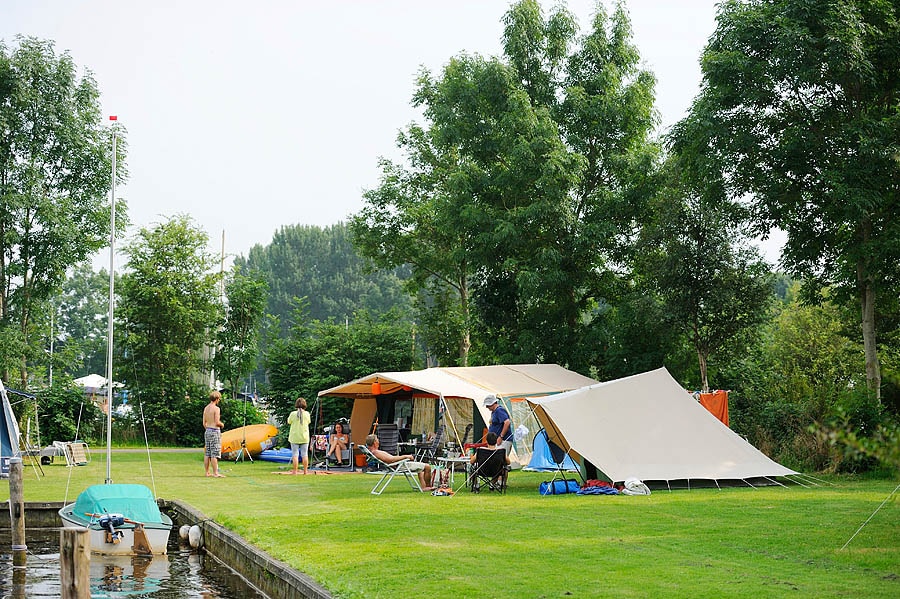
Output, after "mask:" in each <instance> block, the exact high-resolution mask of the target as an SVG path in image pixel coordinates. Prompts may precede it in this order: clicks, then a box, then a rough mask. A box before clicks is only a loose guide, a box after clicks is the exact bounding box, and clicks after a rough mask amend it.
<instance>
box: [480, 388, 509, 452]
mask: <svg viewBox="0 0 900 599" xmlns="http://www.w3.org/2000/svg"><path fill="white" fill-rule="evenodd" d="M484 407H486V408H487V409H488V410H490V411H491V423H490V425H489V426H488V432H489V433H494V434H495V435H497V439H498V441H499V442H498V444H497V446H498V447H502V448H503V449H505V450H506V455H509V454H510V452H512V436H513V433H512V423H511V422H510V420H509V412H507V411H506V408H504V407H503V406H501V405H500V401H499V400H498V399H497V396H496V395H488V396H487V397H485V398H484Z"/></svg>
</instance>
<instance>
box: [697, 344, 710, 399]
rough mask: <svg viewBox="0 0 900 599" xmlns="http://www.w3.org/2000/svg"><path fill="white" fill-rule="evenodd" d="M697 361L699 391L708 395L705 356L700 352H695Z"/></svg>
mask: <svg viewBox="0 0 900 599" xmlns="http://www.w3.org/2000/svg"><path fill="white" fill-rule="evenodd" d="M697 361H698V362H699V364H700V382H701V384H702V385H701V390H702V391H703V392H704V393H709V379H708V378H707V377H706V354H705V353H703V351H701V350H699V349H698V350H697Z"/></svg>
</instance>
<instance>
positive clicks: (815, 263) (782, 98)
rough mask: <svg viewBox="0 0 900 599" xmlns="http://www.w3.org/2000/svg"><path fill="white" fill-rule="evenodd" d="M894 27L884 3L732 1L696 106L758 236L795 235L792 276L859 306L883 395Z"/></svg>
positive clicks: (894, 168) (898, 191) (869, 366)
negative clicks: (882, 301) (880, 337)
mask: <svg viewBox="0 0 900 599" xmlns="http://www.w3.org/2000/svg"><path fill="white" fill-rule="evenodd" d="M898 18H900V8H898V6H897V3H896V2H883V1H881V0H827V1H821V2H807V1H805V0H765V1H764V0H750V1H741V2H739V1H737V0H729V1H726V2H723V3H722V4H721V5H720V8H719V13H718V25H717V28H716V31H715V33H714V34H713V36H712V37H711V38H710V42H709V44H708V46H707V48H706V49H705V51H704V54H703V58H702V69H703V77H704V79H703V89H702V92H701V95H700V96H699V97H698V99H697V100H696V101H695V104H694V107H693V109H692V111H693V113H694V115H696V116H697V118H698V119H699V120H701V121H702V122H704V123H706V124H707V127H706V130H705V131H704V133H703V134H704V135H706V136H708V138H709V139H710V142H709V145H710V147H711V148H713V149H714V150H713V151H714V153H715V156H714V158H715V159H716V160H718V161H720V162H721V163H722V164H723V165H725V166H726V168H727V180H728V182H729V186H730V191H731V193H732V194H733V195H734V196H735V197H741V196H744V195H745V194H749V197H750V199H751V201H752V207H753V209H754V214H755V217H756V222H757V227H758V232H760V233H766V232H767V231H768V230H769V228H770V227H772V226H777V227H779V228H781V229H782V230H784V231H786V232H787V242H786V244H785V247H784V251H783V257H782V260H783V264H784V266H785V267H786V268H787V269H788V270H789V271H790V273H791V274H793V275H795V276H796V277H798V278H802V279H805V280H806V281H808V283H809V289H810V290H813V291H814V290H817V289H819V288H821V287H824V286H829V287H831V288H832V289H833V290H834V292H835V298H836V299H837V300H838V301H850V299H851V298H855V302H856V303H857V305H858V306H859V310H860V314H861V324H862V338H863V346H864V351H865V357H866V360H865V371H866V379H867V383H868V386H869V388H870V389H871V391H872V393H873V394H874V396H875V397H876V398H880V396H881V371H880V365H879V357H878V353H879V352H878V346H877V339H876V332H877V330H878V326H877V320H876V319H877V315H878V311H877V305H876V302H877V301H879V300H878V297H879V294H886V295H890V294H892V293H893V294H895V293H896V291H897V289H898V281H897V279H898V275H897V272H898V271H897V264H898V263H900V243H898V240H900V220H898V219H897V218H896V215H897V213H898V210H900V160H898V156H900V153H898V149H900V68H898V65H900V25H898V22H900V20H898ZM808 295H810V296H812V295H813V294H812V293H810V294H808Z"/></svg>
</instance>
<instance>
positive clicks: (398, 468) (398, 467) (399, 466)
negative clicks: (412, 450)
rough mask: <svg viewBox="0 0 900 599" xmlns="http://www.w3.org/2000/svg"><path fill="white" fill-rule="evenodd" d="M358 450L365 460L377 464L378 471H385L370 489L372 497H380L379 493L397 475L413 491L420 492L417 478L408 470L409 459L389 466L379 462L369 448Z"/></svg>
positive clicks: (363, 447)
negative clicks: (402, 477) (404, 479)
mask: <svg viewBox="0 0 900 599" xmlns="http://www.w3.org/2000/svg"><path fill="white" fill-rule="evenodd" d="M359 448H360V450H361V451H362V452H363V455H365V456H366V458H367V459H369V460H371V461H374V462H375V463H376V464H378V466H379V468H380V469H383V470H385V473H384V474H383V475H382V476H381V478H380V479H379V480H378V482H377V483H375V486H374V487H372V495H381V493H382V492H383V491H384V490H385V489H386V488H387V486H388V485H389V484H391V481H392V480H394V477H395V476H396V475H398V474H402V475H403V476H405V477H406V482H408V483H409V486H410V488H411V489H413V490H414V491H418V492H419V493H421V492H422V487H421V486H420V485H419V477H418V476H417V475H416V473H415V472H413V471H412V470H410V469H409V458H404V459H402V460H400V461H399V462H394V463H392V464H389V463H387V462H385V461H382V460H379V459H378V458H377V457H375V454H373V453H372V452H371V451H369V448H368V447H366V446H365V445H360V446H359Z"/></svg>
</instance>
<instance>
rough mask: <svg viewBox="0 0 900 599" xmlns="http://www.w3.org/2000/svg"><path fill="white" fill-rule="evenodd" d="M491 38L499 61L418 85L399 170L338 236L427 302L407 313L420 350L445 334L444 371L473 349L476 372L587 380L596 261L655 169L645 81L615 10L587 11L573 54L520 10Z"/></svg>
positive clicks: (563, 40)
mask: <svg viewBox="0 0 900 599" xmlns="http://www.w3.org/2000/svg"><path fill="white" fill-rule="evenodd" d="M504 24H505V29H504V37H503V43H504V57H503V59H485V58H483V57H480V56H468V55H465V54H462V55H459V56H456V57H455V58H453V59H451V60H450V62H449V63H448V64H447V66H446V67H445V68H444V69H443V71H442V72H441V73H440V76H437V77H436V76H433V75H432V74H431V73H429V72H426V71H423V72H422V73H421V74H420V76H419V80H418V84H417V89H416V92H415V95H414V105H415V106H417V107H420V108H421V109H422V111H423V115H424V117H425V120H426V124H425V125H418V124H414V125H412V126H410V127H409V128H408V130H407V131H405V132H404V133H403V134H401V135H400V137H399V142H398V143H399V146H400V147H401V149H403V150H404V152H405V153H406V157H407V160H406V164H405V165H401V164H395V163H392V162H389V161H384V160H383V161H382V162H381V167H382V177H381V182H380V185H379V187H377V188H376V189H373V190H370V191H368V192H367V193H366V194H365V197H366V202H367V205H366V206H365V207H364V208H363V210H362V211H361V212H360V213H359V214H357V215H356V216H355V217H354V218H353V219H352V220H351V228H352V230H353V233H354V239H355V242H356V244H357V247H358V248H359V249H360V251H361V252H362V253H364V254H365V255H366V256H368V257H369V258H371V259H373V260H374V261H375V263H376V264H378V265H379V266H398V265H401V264H409V265H411V266H412V269H413V277H412V279H411V281H410V285H409V288H410V290H411V291H412V292H415V293H419V292H424V293H425V295H426V296H427V295H429V294H431V295H434V300H433V301H427V300H426V301H424V302H421V303H420V306H423V307H424V308H426V309H427V311H428V312H427V313H423V318H422V319H421V322H422V323H423V324H424V325H425V326H424V328H425V329H426V330H425V331H424V333H423V336H424V337H425V338H426V339H429V340H430V339H435V338H436V337H438V336H439V335H440V334H441V333H450V332H455V333H456V336H457V337H456V338H457V344H456V345H457V347H458V356H457V357H455V358H454V359H451V358H450V356H449V355H448V352H447V348H446V347H444V346H442V347H441V349H440V350H438V351H437V352H436V353H437V355H439V356H441V357H442V358H444V359H446V360H450V362H449V363H459V364H466V363H467V360H468V357H469V351H470V348H471V349H474V351H476V354H477V356H476V360H477V361H478V362H481V363H491V362H497V361H500V362H521V361H555V362H559V363H563V364H568V365H570V366H572V367H573V368H576V369H581V370H585V371H586V370H588V369H589V367H590V365H591V363H592V362H594V361H596V359H597V356H596V352H595V350H594V349H593V347H592V346H591V345H589V342H586V340H589V339H591V337H592V335H591V334H590V331H588V328H589V327H590V326H591V324H592V323H591V319H590V317H591V315H592V314H593V310H594V308H596V306H597V305H598V304H599V303H600V302H601V301H602V299H603V298H604V297H609V292H610V290H611V283H612V281H613V280H614V279H615V274H614V273H613V270H612V269H611V268H610V266H609V263H608V261H610V260H612V259H616V258H621V257H622V256H624V254H625V252H624V250H623V249H622V246H623V244H627V242H628V241H629V240H630V239H631V238H632V236H633V233H634V231H635V228H636V223H637V217H638V214H639V213H640V209H641V205H642V202H641V197H642V195H645V194H642V191H641V187H642V186H644V185H645V184H646V176H647V173H648V172H649V169H650V167H651V166H652V161H653V157H654V156H655V150H654V146H653V145H652V144H650V143H649V141H648V135H649V132H650V129H651V127H652V124H653V114H652V102H653V78H652V76H650V75H649V73H646V72H644V71H641V70H640V69H639V68H638V63H639V56H638V54H637V51H636V50H635V49H634V47H633V46H632V45H631V43H630V35H631V32H630V24H629V22H628V19H627V16H626V15H625V12H624V11H623V10H621V9H619V10H617V11H616V12H615V13H614V15H613V17H612V18H611V19H608V18H607V15H606V13H605V11H604V10H603V8H602V6H600V5H598V7H597V15H596V17H595V20H594V22H593V24H592V27H593V28H592V30H591V31H590V32H589V34H588V35H586V36H585V37H584V38H583V39H582V40H580V42H581V43H580V44H577V43H576V39H575V35H576V33H577V28H576V26H575V22H574V19H573V17H572V16H571V14H570V13H568V12H567V11H566V10H564V9H562V8H557V9H554V10H553V12H552V13H551V15H550V16H549V17H548V18H547V19H545V18H544V16H543V14H542V12H541V9H540V6H539V5H538V3H537V2H535V1H533V0H523V1H521V2H517V3H516V4H514V5H513V6H512V7H511V8H510V11H509V12H508V13H507V15H506V17H505V21H504ZM451 296H453V297H455V302H454V303H452V304H451V303H450V302H449V301H448V299H449V298H450V297H451ZM439 309H440V310H443V312H444V315H443V316H440V315H439V314H438V312H437V310H439ZM447 323H452V327H450V326H447ZM435 325H437V327H436V330H435V331H434V332H432V331H431V330H428V329H429V328H430V327H433V326H435ZM438 331H440V332H438ZM473 333H476V334H477V338H473Z"/></svg>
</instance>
